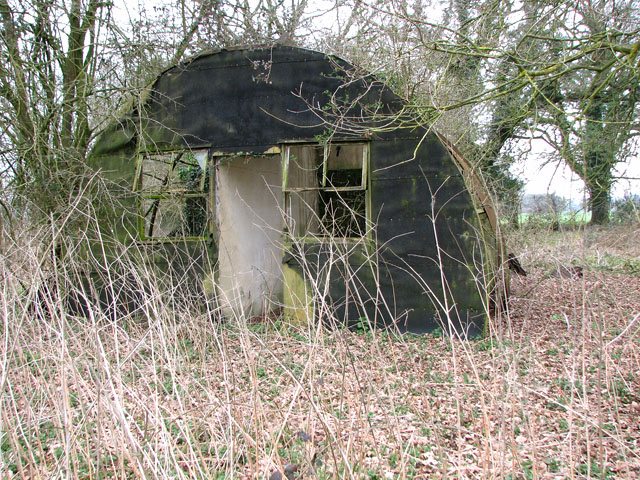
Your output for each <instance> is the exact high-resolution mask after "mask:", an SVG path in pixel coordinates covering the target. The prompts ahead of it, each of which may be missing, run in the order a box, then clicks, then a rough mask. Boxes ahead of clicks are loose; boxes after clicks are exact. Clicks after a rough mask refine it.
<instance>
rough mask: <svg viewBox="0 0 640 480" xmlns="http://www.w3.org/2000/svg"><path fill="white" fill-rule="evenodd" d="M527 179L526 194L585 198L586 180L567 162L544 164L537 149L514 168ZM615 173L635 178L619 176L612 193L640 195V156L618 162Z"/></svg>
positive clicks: (516, 172)
mask: <svg viewBox="0 0 640 480" xmlns="http://www.w3.org/2000/svg"><path fill="white" fill-rule="evenodd" d="M511 171H512V173H514V174H516V175H517V176H518V177H519V178H520V179H522V180H523V181H524V182H525V189H524V190H525V193H535V194H551V193H555V194H557V195H560V196H563V197H566V198H570V199H572V200H582V199H583V198H584V195H585V194H584V182H583V181H582V180H581V179H580V177H578V175H576V174H575V173H573V172H572V171H571V169H570V168H569V167H567V166H566V165H564V164H562V163H559V162H554V163H552V164H548V165H544V166H543V158H542V156H541V155H540V154H536V153H535V151H532V152H530V153H529V154H528V155H527V159H526V160H525V161H520V162H518V163H516V164H515V165H514V166H513V167H512V169H511ZM614 175H615V176H622V177H632V178H634V180H627V179H620V180H618V181H617V182H616V184H615V185H614V187H613V191H612V196H613V197H615V198H620V197H623V196H624V195H625V193H635V194H640V159H639V158H637V157H635V158H632V159H631V160H630V161H628V162H624V163H620V164H618V168H617V169H616V171H615V173H614Z"/></svg>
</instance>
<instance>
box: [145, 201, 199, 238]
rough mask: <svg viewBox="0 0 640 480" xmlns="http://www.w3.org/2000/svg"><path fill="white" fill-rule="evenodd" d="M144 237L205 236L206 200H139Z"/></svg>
mask: <svg viewBox="0 0 640 480" xmlns="http://www.w3.org/2000/svg"><path fill="white" fill-rule="evenodd" d="M142 208H143V215H144V222H145V223H144V233H145V236H146V237H147V238H170V237H204V236H206V235H207V199H206V198H205V197H186V198H185V197H182V196H172V197H167V198H145V199H143V201H142Z"/></svg>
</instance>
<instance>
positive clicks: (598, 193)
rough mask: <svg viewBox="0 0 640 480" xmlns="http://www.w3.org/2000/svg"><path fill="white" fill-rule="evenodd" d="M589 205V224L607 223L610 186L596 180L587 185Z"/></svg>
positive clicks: (609, 205)
mask: <svg viewBox="0 0 640 480" xmlns="http://www.w3.org/2000/svg"><path fill="white" fill-rule="evenodd" d="M587 191H588V192H589V205H590V207H591V221H590V222H589V223H590V224H591V225H606V224H607V223H609V209H610V207H611V197H610V188H607V187H604V186H602V185H601V184H599V183H598V182H590V184H588V185H587Z"/></svg>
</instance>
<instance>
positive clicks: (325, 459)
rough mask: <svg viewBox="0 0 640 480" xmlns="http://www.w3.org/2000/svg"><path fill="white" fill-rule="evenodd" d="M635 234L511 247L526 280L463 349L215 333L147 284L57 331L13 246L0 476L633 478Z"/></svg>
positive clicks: (219, 329) (523, 240)
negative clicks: (133, 300) (131, 303)
mask: <svg viewBox="0 0 640 480" xmlns="http://www.w3.org/2000/svg"><path fill="white" fill-rule="evenodd" d="M638 233H640V232H639V230H638V228H637V226H636V227H633V228H632V227H617V228H616V229H613V230H612V229H609V230H606V229H603V230H594V229H589V230H587V231H586V232H585V231H571V232H553V233H548V232H546V233H540V232H524V233H518V234H517V236H518V237H519V238H516V237H515V236H514V237H513V238H512V243H513V244H515V245H519V246H520V247H521V248H520V250H519V251H518V252H517V254H518V257H519V259H520V261H521V262H522V264H523V266H524V267H525V268H526V269H527V271H528V273H529V275H528V276H527V277H517V276H516V277H514V278H513V280H512V291H513V295H512V299H511V300H510V302H509V304H508V314H507V315H505V316H504V317H503V318H501V319H495V320H494V321H493V322H492V323H491V328H490V333H489V335H488V336H487V337H486V338H485V339H482V340H479V341H469V342H462V341H458V340H452V339H449V338H446V337H441V336H437V335H436V336H434V335H426V336H420V337H414V336H396V335H393V334H388V333H384V332H381V331H372V330H369V329H367V328H364V327H363V329H362V330H361V331H346V330H337V331H327V330H324V329H321V328H313V327H309V328H293V327H290V326H287V325H285V324H283V323H282V322H281V321H280V319H278V318H271V319H266V320H263V321H261V322H248V321H247V320H246V319H242V318H240V319H235V320H232V321H229V322H227V323H219V322H216V321H213V320H212V318H215V317H216V316H215V315H213V314H214V313H215V312H211V311H202V310H199V309H195V308H187V307H184V308H181V309H174V308H171V307H170V306H169V304H168V302H169V301H170V299H168V293H170V292H167V291H166V290H165V289H164V288H163V287H162V286H161V285H159V284H158V285H156V284H154V279H153V276H152V275H149V274H148V272H138V274H139V275H141V276H143V277H144V282H146V283H147V284H149V285H150V286H149V289H148V291H146V293H145V295H146V296H145V303H144V305H143V309H142V314H139V315H137V316H135V317H133V318H129V317H125V318H119V319H116V320H113V319H110V318H108V316H105V315H104V314H102V313H101V312H100V311H99V309H94V310H92V311H90V312H89V314H88V315H87V316H86V317H74V316H70V315H68V314H67V313H66V312H65V308H63V307H64V306H63V304H62V301H61V300H60V299H59V298H58V296H56V295H49V296H45V297H42V298H37V295H38V290H37V289H34V288H30V286H31V285H36V284H37V283H38V282H41V281H42V278H43V277H44V274H43V271H42V269H45V268H46V267H45V266H43V265H44V264H43V263H42V253H41V252H39V250H38V248H39V247H40V245H39V244H37V243H36V242H37V241H38V240H37V238H36V239H34V240H31V242H26V241H21V242H20V243H19V244H16V245H14V246H13V248H12V249H10V250H6V251H7V252H8V253H7V255H5V256H3V260H2V263H1V264H0V269H1V270H0V279H1V281H2V283H3V285H2V294H1V295H0V309H1V311H2V314H1V318H2V323H1V326H2V347H1V349H0V364H1V368H2V370H1V377H0V386H1V390H0V392H2V393H1V397H0V412H2V413H1V415H2V416H1V427H0V454H1V457H0V460H1V463H0V476H2V478H82V479H84V478H189V479H191V478H202V479H211V478H239V479H242V478H260V479H262V478H272V479H274V480H275V479H276V478H294V477H295V478H318V479H324V478H384V479H391V478H449V477H454V478H505V479H506V478H511V479H515V478H523V479H529V478H541V479H546V478H571V477H573V478H630V479H631V478H637V477H638V476H640V453H639V452H640V445H639V442H640V424H639V423H638V420H637V419H638V416H639V415H640V383H639V382H640V319H639V316H640V294H639V293H638V292H640V242H639V241H638ZM31 238H33V237H31ZM18 245H19V246H18ZM5 248H6V246H5ZM559 265H562V266H565V267H569V266H580V267H582V268H583V270H582V271H583V276H582V277H574V276H572V277H568V278H565V277H564V276H562V275H551V274H550V273H551V272H553V271H554V269H555V271H557V269H558V266H559ZM58 273H59V274H62V275H66V276H67V277H68V278H69V279H70V280H71V281H73V278H74V275H75V273H74V272H73V270H72V269H70V268H69V270H68V271H66V272H58ZM40 291H42V290H40ZM169 297H170V295H169ZM34 300H37V304H38V305H40V306H41V307H42V306H43V305H44V306H46V308H45V309H42V308H41V309H40V310H39V311H34V310H33V308H29V307H30V305H33V302H34ZM38 312H39V313H38ZM278 471H281V472H282V473H278Z"/></svg>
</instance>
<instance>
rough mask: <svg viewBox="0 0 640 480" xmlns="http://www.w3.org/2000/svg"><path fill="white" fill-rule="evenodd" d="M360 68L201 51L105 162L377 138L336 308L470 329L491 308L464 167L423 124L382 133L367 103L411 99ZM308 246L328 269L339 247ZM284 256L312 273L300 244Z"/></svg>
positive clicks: (132, 121) (171, 75) (336, 286)
mask: <svg viewBox="0 0 640 480" xmlns="http://www.w3.org/2000/svg"><path fill="white" fill-rule="evenodd" d="M350 68H351V67H350V66H349V65H348V64H346V63H345V62H343V61H340V60H336V59H333V58H330V57H327V56H325V55H324V54H321V53H318V52H313V51H309V50H304V49H298V48H293V47H285V46H275V47H273V48H266V49H255V50H233V51H221V52H218V53H213V54H210V55H204V56H201V57H198V58H196V59H195V60H193V61H191V62H190V63H187V64H184V65H180V66H177V67H174V68H171V69H169V70H167V71H166V72H165V73H164V74H162V75H161V76H160V77H159V78H158V80H157V81H156V82H155V84H154V85H153V89H152V91H151V94H150V97H149V100H148V102H147V103H146V106H145V108H144V111H143V112H142V115H139V114H138V112H134V113H133V114H132V115H130V116H129V117H128V118H125V119H123V120H122V121H121V122H120V123H118V124H114V125H113V126H112V127H111V128H110V129H109V130H107V132H105V134H104V135H103V136H102V138H101V139H100V140H99V142H98V145H97V146H96V148H95V150H94V152H95V157H94V158H95V162H96V164H97V165H98V166H99V164H100V162H101V161H108V159H109V158H112V157H113V156H117V155H120V156H122V152H123V151H129V152H132V151H135V150H136V149H147V150H148V149H164V148H174V147H176V146H189V147H193V148H195V147H200V146H208V147H210V148H211V150H212V151H214V152H228V153H235V152H252V153H260V152H265V151H267V150H268V149H270V148H272V147H274V146H277V145H279V144H280V142H283V141H292V140H306V141H314V140H317V139H318V138H326V137H328V136H331V135H333V136H335V138H341V139H345V138H353V139H361V140H366V141H370V197H371V215H370V218H371V219H372V220H373V221H374V222H375V224H376V227H375V230H374V232H373V233H372V235H371V241H369V242H368V243H367V247H366V248H364V247H363V248H361V249H354V253H352V254H351V255H350V256H349V258H350V260H349V261H348V267H347V266H345V265H342V266H341V265H340V264H339V263H338V264H336V265H335V266H334V267H333V268H332V269H331V275H330V276H331V279H330V285H331V288H330V294H329V295H330V297H331V299H330V300H331V302H332V304H333V305H334V306H336V308H335V309H334V311H333V317H334V319H338V320H339V321H346V322H348V323H354V322H357V321H361V319H362V318H364V317H368V318H370V319H377V320H379V323H383V324H388V323H390V322H392V321H394V320H397V321H398V327H399V328H400V329H401V330H403V331H405V330H407V331H411V332H416V333H420V332H426V331H432V330H434V329H435V328H438V327H441V328H443V329H444V330H446V329H447V328H448V325H447V323H446V322H447V318H450V319H451V320H452V321H453V323H454V325H455V326H456V328H458V329H459V330H464V331H468V332H470V333H471V334H476V333H479V332H480V331H481V329H482V327H483V322H484V308H483V301H482V299H483V296H482V295H481V293H480V292H479V288H480V286H479V285H477V284H476V277H477V276H478V275H477V274H478V271H479V270H480V269H481V268H482V265H477V263H478V261H480V259H479V252H481V251H482V250H483V249H482V248H480V246H479V242H480V240H479V233H478V231H477V230H478V218H477V215H476V213H475V211H474V205H473V201H472V199H471V196H470V194H469V192H468V191H467V189H466V188H465V184H464V181H463V179H462V177H461V174H460V172H459V170H458V168H457V167H456V164H455V163H454V162H453V160H452V159H451V157H450V156H449V154H448V153H447V151H446V150H445V148H444V147H443V145H442V144H441V142H440V141H439V140H438V138H437V137H436V136H435V135H434V134H431V133H430V134H428V135H426V137H425V138H424V139H423V136H425V132H426V130H425V129H424V128H422V127H419V126H416V128H413V129H406V128H405V129H397V130H393V131H387V132H385V133H376V130H375V127H376V122H377V121H379V119H373V118H367V116H366V115H365V114H364V110H366V109H367V107H370V106H373V105H375V106H376V107H377V108H378V111H383V112H394V111H399V110H400V109H401V108H402V102H401V101H400V100H399V99H398V98H397V97H396V96H395V95H394V94H393V93H392V92H391V91H390V90H388V89H385V88H383V87H382V86H381V85H378V84H376V83H375V82H374V83H373V84H371V83H370V82H371V80H372V79H370V78H369V79H362V80H358V81H355V82H352V83H350V84H349V86H348V87H345V79H346V78H347V75H345V73H344V70H342V69H345V70H348V69H350ZM365 92H367V93H365ZM359 97H361V98H360V100H359V102H357V103H356V104H354V105H351V102H352V100H353V99H355V98H359ZM330 98H334V99H335V98H337V99H338V103H340V104H341V106H342V108H343V110H342V111H341V112H340V113H342V114H343V115H344V116H345V117H346V118H347V119H348V122H346V123H336V119H335V117H333V116H332V115H331V112H332V111H334V112H335V110H334V108H333V107H332V106H331V105H330V103H329V99H330ZM310 105H311V106H313V107H314V108H310ZM136 125H138V126H140V127H141V128H138V129H136V128H135V127H136ZM136 131H142V132H143V133H144V134H143V135H142V136H138V135H136V133H135V132H136ZM418 145H420V146H419V148H417V147H418ZM101 158H102V160H101ZM132 163H133V160H132ZM132 168H134V166H132ZM432 200H433V201H432ZM304 256H305V258H307V259H308V260H309V261H310V262H312V263H313V262H315V264H316V265H317V269H320V270H321V269H322V266H323V265H324V264H325V263H326V261H327V259H328V258H329V256H328V254H327V252H326V246H322V245H320V244H318V245H313V244H307V245H305V247H304ZM284 261H285V262H286V263H287V264H288V265H289V267H291V268H294V269H296V270H298V271H299V272H300V274H301V275H302V274H303V269H302V267H301V266H300V263H301V262H300V258H296V255H289V256H286V255H285V259H284ZM372 266H373V268H372ZM312 271H313V269H312ZM345 277H347V280H346V281H345V280H344V278H345ZM442 322H445V323H444V324H443V323H442Z"/></svg>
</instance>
